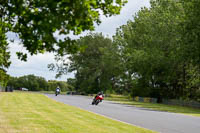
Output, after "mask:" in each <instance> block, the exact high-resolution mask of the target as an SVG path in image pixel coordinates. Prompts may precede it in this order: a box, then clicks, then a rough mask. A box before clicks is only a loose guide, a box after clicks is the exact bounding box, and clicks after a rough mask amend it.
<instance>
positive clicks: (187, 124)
mask: <svg viewBox="0 0 200 133" xmlns="http://www.w3.org/2000/svg"><path fill="white" fill-rule="evenodd" d="M45 95H46V96H48V97H50V98H52V99H55V100H56V101H59V102H63V103H65V104H68V105H72V106H76V107H79V108H82V109H84V110H88V111H91V112H94V113H98V114H101V115H104V116H107V117H110V118H113V119H116V120H120V121H123V122H126V123H130V124H133V125H136V126H140V127H143V128H147V129H150V130H154V131H158V132H161V133H200V117H193V116H186V115H182V114H175V113H168V112H161V111H152V110H148V109H143V108H137V107H133V106H130V105H123V104H117V103H114V102H111V101H105V100H104V101H103V102H102V103H100V104H99V105H97V106H96V105H91V102H92V98H90V97H86V96H71V95H58V96H57V97H56V96H55V95H53V94H45Z"/></svg>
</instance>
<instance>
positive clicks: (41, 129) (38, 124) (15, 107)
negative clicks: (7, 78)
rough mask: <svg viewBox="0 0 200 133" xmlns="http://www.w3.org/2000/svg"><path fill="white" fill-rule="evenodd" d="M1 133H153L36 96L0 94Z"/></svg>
mask: <svg viewBox="0 0 200 133" xmlns="http://www.w3.org/2000/svg"><path fill="white" fill-rule="evenodd" d="M0 133H153V131H150V130H146V129H143V128H139V127H135V126H132V125H128V124H125V123H121V122H118V121H115V120H112V119H108V118H106V117H103V116H100V115H96V114H94V113H91V112H87V111H84V110H81V109H79V108H76V107H73V106H69V105H66V104H63V103H60V102H56V101H54V100H52V99H49V98H47V97H46V96H44V95H42V94H37V93H19V92H18V93H15V92H14V93H0Z"/></svg>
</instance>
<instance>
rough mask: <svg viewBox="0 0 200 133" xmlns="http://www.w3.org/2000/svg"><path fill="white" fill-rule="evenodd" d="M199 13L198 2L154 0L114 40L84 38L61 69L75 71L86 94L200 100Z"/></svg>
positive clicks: (93, 35)
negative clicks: (113, 93) (102, 93)
mask: <svg viewBox="0 0 200 133" xmlns="http://www.w3.org/2000/svg"><path fill="white" fill-rule="evenodd" d="M199 14H200V1H198V0H192V1H190V0H178V1H175V0H151V7H150V8H142V9H141V10H140V11H139V12H138V13H137V14H135V16H134V20H133V21H128V22H127V24H126V25H123V26H121V27H120V28H118V29H117V30H116V34H115V35H114V36H113V38H112V39H110V38H108V37H105V36H103V35H102V34H98V33H90V34H88V35H87V36H85V37H82V38H80V39H79V40H78V41H77V45H78V46H79V52H78V53H75V54H72V55H71V56H70V57H69V59H70V61H71V62H70V64H66V63H63V66H62V67H66V69H61V71H62V70H64V71H63V73H64V72H66V70H67V71H68V72H72V71H74V72H75V79H74V80H73V81H74V87H75V88H76V89H77V90H78V91H81V92H85V93H96V92H98V91H100V90H103V91H109V92H113V91H115V92H117V93H128V94H131V95H132V96H143V97H155V98H158V99H159V100H161V99H162V98H170V99H190V100H200V16H199ZM59 59H60V58H59ZM60 73H62V72H60Z"/></svg>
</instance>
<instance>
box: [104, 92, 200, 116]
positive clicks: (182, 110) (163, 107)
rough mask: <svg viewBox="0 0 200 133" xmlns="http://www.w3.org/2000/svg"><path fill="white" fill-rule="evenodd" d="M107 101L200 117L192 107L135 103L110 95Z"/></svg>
mask: <svg viewBox="0 0 200 133" xmlns="http://www.w3.org/2000/svg"><path fill="white" fill-rule="evenodd" d="M105 100H110V101H115V102H118V103H122V104H129V105H133V106H136V107H140V108H148V109H152V110H158V111H166V112H173V113H181V114H185V115H191V116H197V117H200V109H196V108H191V107H183V106H174V105H165V104H156V103H143V102H135V101H133V100H132V99H130V97H128V96H122V95H110V96H109V97H106V98H105Z"/></svg>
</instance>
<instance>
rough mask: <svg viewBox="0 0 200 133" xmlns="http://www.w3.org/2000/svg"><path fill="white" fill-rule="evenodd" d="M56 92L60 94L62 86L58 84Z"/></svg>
mask: <svg viewBox="0 0 200 133" xmlns="http://www.w3.org/2000/svg"><path fill="white" fill-rule="evenodd" d="M56 93H57V94H60V87H59V86H57V88H56Z"/></svg>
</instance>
